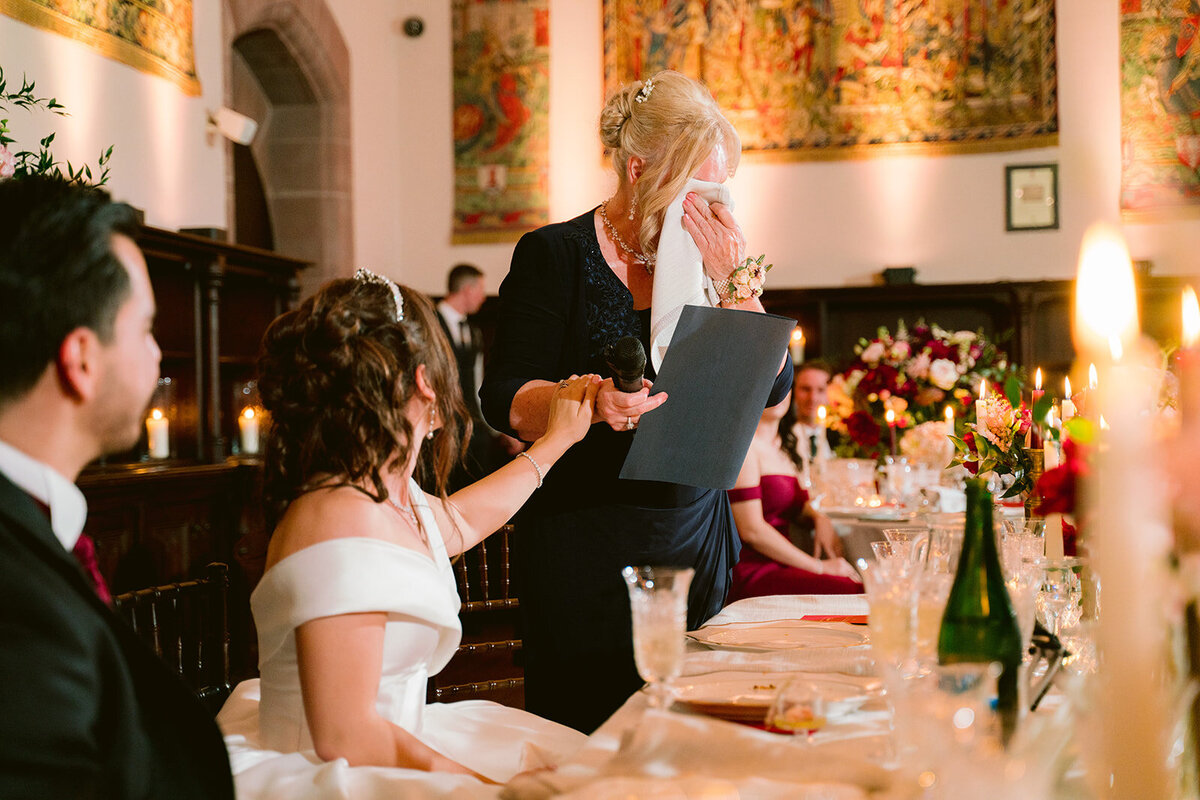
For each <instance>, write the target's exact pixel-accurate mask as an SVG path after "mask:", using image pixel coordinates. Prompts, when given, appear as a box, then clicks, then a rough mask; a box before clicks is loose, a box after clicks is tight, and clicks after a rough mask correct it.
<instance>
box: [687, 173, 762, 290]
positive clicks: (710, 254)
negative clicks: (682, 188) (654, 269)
mask: <svg viewBox="0 0 1200 800" xmlns="http://www.w3.org/2000/svg"><path fill="white" fill-rule="evenodd" d="M683 227H684V228H686V229H687V232H688V233H690V234H691V235H692V240H693V241H694V242H695V243H696V247H698V248H700V255H701V256H702V257H703V258H704V269H705V271H706V272H708V275H709V277H710V278H712V279H713V280H714V281H719V280H724V279H725V278H728V277H729V274H730V273H731V272H733V270H734V269H736V268H737V267H739V266H741V264H742V262H744V261H745V260H746V237H745V236H743V235H742V229H741V226H739V225H738V223H737V220H736V219H734V218H733V214H732V213H731V212H730V211H729V208H728V207H727V206H726V205H725V204H724V203H708V202H705V200H704V198H702V197H700V195H698V194H696V193H695V192H688V195H687V198H686V199H685V200H684V202H683Z"/></svg>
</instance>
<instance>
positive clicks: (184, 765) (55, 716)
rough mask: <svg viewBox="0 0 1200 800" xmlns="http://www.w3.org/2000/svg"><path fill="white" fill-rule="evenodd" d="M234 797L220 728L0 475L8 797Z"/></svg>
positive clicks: (1, 673) (2, 724)
mask: <svg viewBox="0 0 1200 800" xmlns="http://www.w3.org/2000/svg"><path fill="white" fill-rule="evenodd" d="M93 797H95V798H230V799H232V798H233V783H232V780H231V778H230V775H229V758H228V756H227V754H226V751H225V744H224V742H223V741H222V739H221V734H220V731H219V730H218V728H217V726H216V723H215V722H214V721H213V720H212V717H211V716H210V715H209V714H208V713H207V712H206V711H205V709H204V708H203V707H202V706H201V705H200V703H199V701H198V700H196V698H195V697H194V696H193V695H192V693H191V692H190V691H189V690H188V689H187V688H186V687H185V686H184V685H183V684H182V683H181V682H180V681H179V679H178V678H177V677H176V676H175V675H173V674H172V673H171V672H170V671H169V670H168V669H167V667H166V665H165V664H164V663H163V662H162V661H161V660H160V659H159V658H158V657H157V656H155V655H154V652H153V651H152V650H151V649H150V648H149V647H148V646H147V645H145V644H144V643H143V642H142V641H141V640H140V639H138V637H137V635H136V634H134V633H133V631H132V630H131V629H130V628H129V626H128V625H126V624H125V622H124V621H123V620H121V619H119V618H118V617H117V616H116V615H114V614H113V613H112V612H111V611H110V610H109V608H108V607H107V606H105V605H104V604H103V603H102V602H100V599H99V598H98V597H97V596H96V594H95V592H94V591H93V589H92V587H91V585H90V584H89V583H88V582H87V580H86V579H85V578H84V576H83V572H82V570H80V568H79V565H78V564H77V563H76V562H75V560H74V558H73V557H72V556H71V554H70V553H68V552H67V551H66V550H65V549H64V548H63V546H62V544H61V543H60V542H59V541H58V539H56V538H55V536H54V532H53V531H52V530H51V529H50V523H49V520H47V518H46V516H45V514H44V513H43V512H42V511H41V510H40V509H39V508H38V507H37V505H35V503H34V501H33V500H32V499H31V498H30V497H29V496H28V495H27V494H25V493H24V492H22V491H21V490H20V489H18V488H17V487H16V486H14V485H13V484H12V482H11V481H9V480H8V479H7V478H6V477H4V476H3V475H0V798H5V800H19V799H20V798H73V799H74V798H93Z"/></svg>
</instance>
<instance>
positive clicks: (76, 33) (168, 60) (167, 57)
mask: <svg viewBox="0 0 1200 800" xmlns="http://www.w3.org/2000/svg"><path fill="white" fill-rule="evenodd" d="M0 13H2V14H7V15H8V16H10V17H13V18H15V19H19V20H20V21H21V22H24V23H27V24H29V25H33V26H35V27H38V28H45V29H46V30H49V31H54V32H55V33H59V34H62V35H63V36H69V37H71V38H72V39H75V40H77V41H80V42H83V43H84V44H85V45H87V46H88V47H90V48H91V49H93V50H95V51H96V52H98V53H100V54H101V55H103V56H106V57H107V58H112V59H115V60H117V61H120V62H122V63H124V64H128V65H129V66H131V67H134V68H135V69H140V70H142V71H143V72H149V73H150V74H151V75H158V76H160V77H163V78H166V79H167V80H170V81H172V82H174V83H176V84H178V85H179V86H180V88H182V89H183V91H184V92H186V93H187V94H190V95H198V94H200V81H199V80H197V79H196V54H195V50H194V49H193V47H192V0H104V2H97V0H0Z"/></svg>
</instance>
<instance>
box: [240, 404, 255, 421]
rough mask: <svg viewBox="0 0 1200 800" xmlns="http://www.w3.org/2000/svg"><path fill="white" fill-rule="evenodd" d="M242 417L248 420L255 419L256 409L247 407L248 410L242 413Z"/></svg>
mask: <svg viewBox="0 0 1200 800" xmlns="http://www.w3.org/2000/svg"><path fill="white" fill-rule="evenodd" d="M242 416H243V417H245V418H246V419H254V409H253V408H251V407H250V406H246V410H245V411H243V412H242Z"/></svg>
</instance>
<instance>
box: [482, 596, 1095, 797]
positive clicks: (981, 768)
mask: <svg viewBox="0 0 1200 800" xmlns="http://www.w3.org/2000/svg"><path fill="white" fill-rule="evenodd" d="M869 613H870V608H869V605H868V601H867V598H866V597H865V596H864V595H776V596H768V597H755V598H747V599H744V600H739V601H737V602H734V603H732V604H730V605H728V606H726V607H725V608H724V609H722V610H721V611H720V612H719V613H718V614H717V615H716V616H714V617H713V618H712V619H710V620H709V621H708V622H707V623H705V624H704V625H703V626H701V627H700V628H699V629H697V630H695V631H689V632H688V633H687V637H686V649H685V653H684V658H683V666H682V670H681V672H680V675H679V676H678V677H677V678H675V679H674V680H673V681H672V687H671V689H672V691H671V698H672V700H673V702H671V703H670V704H669V705H668V706H667V707H665V708H656V707H652V704H651V698H652V697H654V696H655V695H653V694H651V693H650V692H647V691H646V690H643V691H640V692H638V693H636V694H634V695H633V696H632V697H630V698H629V700H628V701H626V702H625V704H624V705H622V706H621V707H620V708H619V709H618V710H617V711H616V712H615V713H614V714H613V715H612V716H611V717H610V718H609V719H608V720H607V721H606V722H604V723H603V724H602V725H601V726H600V728H599V729H597V730H596V731H595V732H594V733H593V734H592V735H591V736H590V737H589V738H588V740H587V742H586V743H585V744H584V746H583V747H582V748H581V749H580V750H579V751H577V752H576V753H575V754H574V756H573V757H571V758H570V759H569V760H568V761H567V762H566V763H564V764H561V765H559V766H558V767H557V769H554V770H544V771H534V772H530V773H525V774H522V775H519V776H517V777H516V778H514V779H513V781H511V782H510V783H509V784H508V785H507V786H506V787H505V788H504V790H503V793H502V795H501V796H502V797H504V798H508V800H544V799H548V798H564V800H601V799H605V800H608V799H611V800H616V799H617V798H621V799H622V800H627V799H631V798H673V799H679V800H685V799H690V798H697V799H698V798H704V799H705V800H715V799H716V798H729V799H730V800H733V799H734V798H736V799H737V800H750V799H751V798H754V799H759V798H761V799H762V800H775V798H780V800H782V798H788V799H789V800H859V799H865V798H870V799H871V800H907V799H908V798H913V799H914V800H915V799H916V798H920V799H921V800H932V799H933V798H943V797H944V798H951V797H953V798H956V800H958V799H959V798H964V797H980V798H990V799H993V800H1007V798H1014V800H1015V798H1023V799H1025V798H1035V799H1036V800H1040V799H1041V798H1053V799H1054V800H1083V798H1087V797H1089V796H1091V795H1089V794H1088V793H1087V791H1086V788H1085V782H1084V781H1083V778H1082V777H1081V772H1080V769H1079V766H1078V764H1077V763H1076V762H1077V761H1078V759H1077V758H1075V756H1074V751H1073V749H1072V748H1073V743H1072V736H1071V730H1072V728H1071V722H1070V720H1069V714H1068V711H1069V710H1068V709H1067V705H1068V704H1067V703H1066V702H1065V700H1064V697H1063V692H1061V691H1059V690H1057V689H1054V690H1052V691H1051V693H1050V697H1049V698H1048V702H1046V703H1043V704H1042V706H1041V707H1039V710H1038V711H1037V712H1034V713H1032V714H1029V715H1027V718H1026V719H1025V720H1024V721H1023V722H1022V726H1023V728H1024V729H1025V730H1028V731H1031V732H1030V733H1029V734H1028V735H1027V736H1026V738H1025V739H1024V740H1022V741H1021V743H1020V745H1019V747H1010V748H1008V749H1005V748H1003V747H1001V746H1000V745H999V744H998V743H993V744H990V745H989V744H988V743H987V740H988V736H989V734H988V732H987V728H986V725H985V723H984V722H983V721H982V717H983V716H984V715H986V713H987V711H985V710H980V707H978V706H977V707H976V713H977V714H978V715H979V716H980V718H981V721H980V723H979V724H977V725H969V724H962V723H963V721H962V720H959V719H955V718H954V717H953V715H952V714H950V715H942V716H938V715H937V714H935V713H933V712H932V711H931V709H933V708H935V707H936V706H937V704H936V702H934V700H936V698H935V697H934V696H933V695H928V694H926V695H922V694H912V696H907V697H906V696H902V695H905V694H910V693H909V692H908V689H907V688H906V687H904V686H903V684H904V683H905V681H904V680H901V679H899V678H897V677H896V676H895V675H890V674H887V670H882V669H881V668H880V665H878V664H877V663H876V659H875V658H874V656H873V654H872V650H871V643H870V636H869V633H868V626H867V625H866V624H865V621H866V619H867V615H869ZM789 681H791V682H796V681H803V682H804V683H805V685H807V686H810V687H811V686H815V687H817V688H818V690H819V692H820V693H821V694H822V695H823V696H824V697H825V703H824V711H825V716H826V718H827V719H826V724H825V725H824V726H823V727H820V728H819V729H816V730H803V731H800V732H796V731H794V730H793V731H788V732H781V731H780V730H779V729H778V728H775V727H773V726H768V724H767V722H768V720H767V718H766V712H767V707H768V705H769V704H770V703H771V702H772V699H773V698H774V696H775V695H776V693H778V692H779V691H780V690H781V689H783V687H784V686H786V685H789ZM586 690H587V687H586V686H581V687H580V691H586ZM959 713H961V711H960V712H959ZM968 729H969V730H968ZM968 733H969V734H970V736H972V737H975V738H974V739H973V740H972V741H967V742H963V741H959V740H958V739H961V737H962V736H963V735H966V734H968ZM939 737H941V738H939ZM956 737H958V739H956ZM922 746H924V747H925V749H926V750H927V751H928V750H932V751H935V752H921V749H922ZM1017 773H1021V774H1017ZM984 787H986V788H984ZM976 790H978V791H979V792H982V793H973V792H975V791H976Z"/></svg>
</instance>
